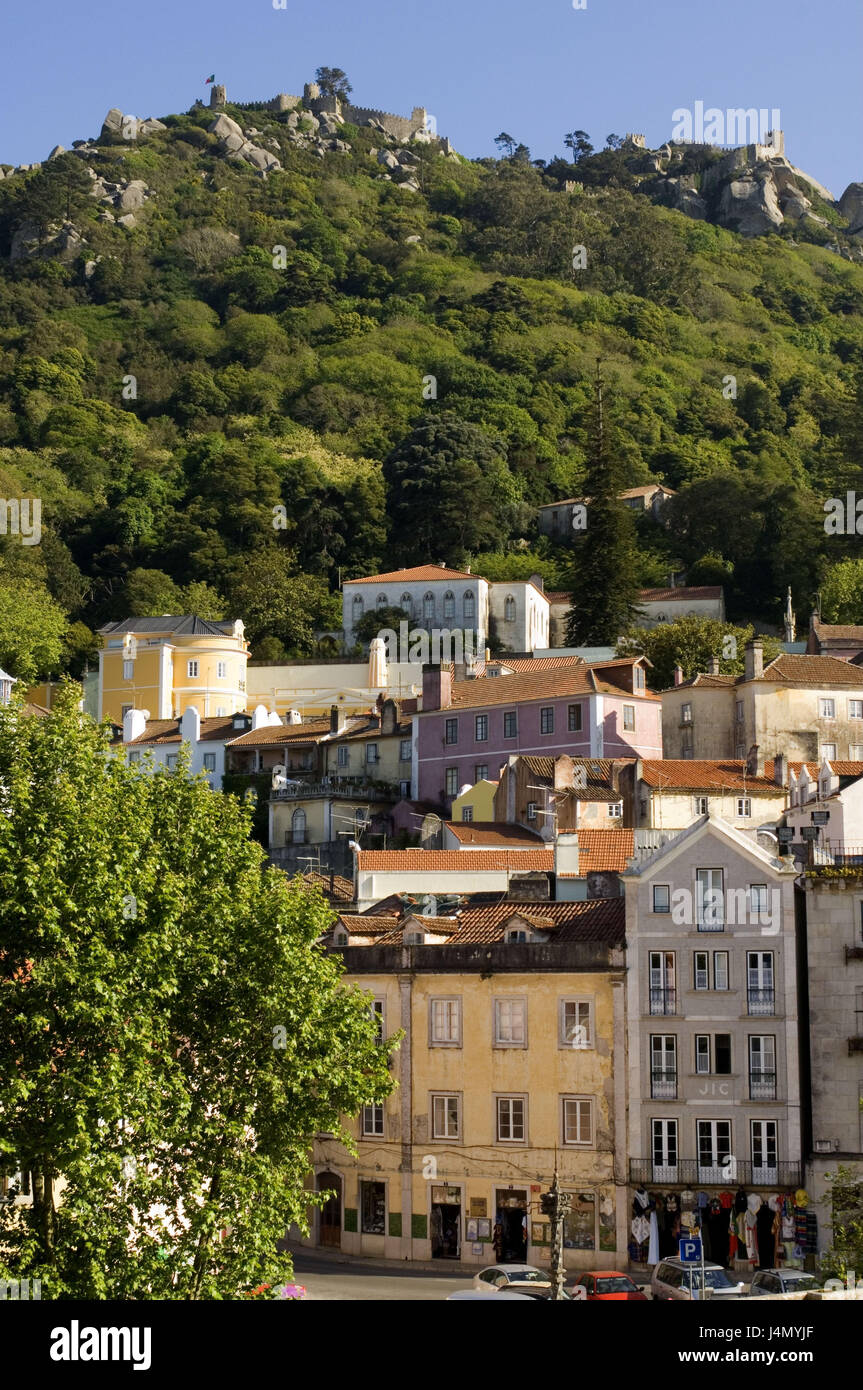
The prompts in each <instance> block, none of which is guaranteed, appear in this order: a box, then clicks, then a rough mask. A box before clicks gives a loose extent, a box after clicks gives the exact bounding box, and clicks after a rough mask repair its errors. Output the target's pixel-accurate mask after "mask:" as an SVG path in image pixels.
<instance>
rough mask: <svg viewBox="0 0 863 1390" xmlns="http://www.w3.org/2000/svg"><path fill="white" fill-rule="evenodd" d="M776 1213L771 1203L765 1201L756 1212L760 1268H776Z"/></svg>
mask: <svg viewBox="0 0 863 1390" xmlns="http://www.w3.org/2000/svg"><path fill="white" fill-rule="evenodd" d="M775 1221H776V1213H775V1211H772V1210H771V1208H770V1205H769V1203H767V1202H763V1203H762V1204H761V1206H760V1207H759V1208H758V1211H757V1212H756V1213H755V1226H756V1231H757V1237H758V1268H759V1269H775V1268H776V1233H775V1231H774V1229H773V1228H774V1223H775Z"/></svg>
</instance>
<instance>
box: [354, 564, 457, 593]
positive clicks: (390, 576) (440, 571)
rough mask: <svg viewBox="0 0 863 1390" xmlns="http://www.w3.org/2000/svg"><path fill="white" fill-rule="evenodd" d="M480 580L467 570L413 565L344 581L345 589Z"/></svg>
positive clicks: (443, 566) (441, 566)
mask: <svg viewBox="0 0 863 1390" xmlns="http://www.w3.org/2000/svg"><path fill="white" fill-rule="evenodd" d="M481 578H482V576H481V575H479V574H468V572H467V570H451V569H447V567H446V566H445V565H415V566H414V567H413V569H406V570H387V571H386V573H385V574H367V575H363V577H362V578H361V579H346V580H345V588H347V586H348V585H349V584H399V583H401V582H402V581H404V583H405V584H412V583H413V584H424V583H426V582H427V581H431V580H434V579H476V580H477V581H479V580H480V579H481Z"/></svg>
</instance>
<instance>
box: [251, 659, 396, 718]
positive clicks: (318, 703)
mask: <svg viewBox="0 0 863 1390" xmlns="http://www.w3.org/2000/svg"><path fill="white" fill-rule="evenodd" d="M378 676H382V677H383V681H382V682H381V681H380V680H379V679H377V677H378ZM422 679H423V677H422V666H421V665H420V663H419V662H415V661H414V662H410V661H406V662H389V663H387V662H386V661H384V663H383V667H382V668H378V669H377V670H374V669H372V667H371V663H370V662H368V661H351V662H349V661H339V662H305V661H302V662H300V661H298V662H291V663H286V664H284V665H278V666H270V665H251V666H249V669H248V674H247V683H248V695H249V703H250V704H252V705H254V704H257V703H259V702H261V703H263V704H265V705H266V706H267V708H268V709H274V710H275V711H276V712H277V713H278V714H282V715H284V714H287V713H288V711H290V710H297V711H298V712H299V714H300V716H301V718H302V719H303V720H310V719H315V718H318V717H323V716H327V717H329V713H330V709H331V708H332V706H333V705H336V706H337V708H338V709H339V712H340V715H341V717H342V718H346V717H347V716H348V715H351V714H364V713H367V712H368V711H369V710H370V709H372V708H373V706H374V704H375V702H376V701H377V700H378V698H379V697H381V696H382V697H383V698H384V699H385V700H388V699H393V700H406V699H409V698H411V697H412V696H416V695H417V693H418V692H419V691H421V690H422Z"/></svg>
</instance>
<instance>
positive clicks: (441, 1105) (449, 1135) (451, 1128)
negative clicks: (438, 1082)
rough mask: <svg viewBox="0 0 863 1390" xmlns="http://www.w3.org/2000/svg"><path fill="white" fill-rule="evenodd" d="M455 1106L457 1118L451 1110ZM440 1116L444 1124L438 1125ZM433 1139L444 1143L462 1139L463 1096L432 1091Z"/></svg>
mask: <svg viewBox="0 0 863 1390" xmlns="http://www.w3.org/2000/svg"><path fill="white" fill-rule="evenodd" d="M453 1102H454V1104H455V1118H454V1120H453V1118H452V1114H451V1109H452V1105H453ZM439 1115H440V1118H441V1120H442V1121H443V1123H442V1124H441V1125H440V1126H439V1125H438V1116H439ZM429 1116H430V1118H431V1126H430V1128H431V1138H432V1139H433V1140H435V1139H439V1140H443V1141H447V1140H450V1141H452V1140H457V1139H461V1096H460V1095H459V1093H458V1092H457V1091H432V1092H431V1094H430V1095H429Z"/></svg>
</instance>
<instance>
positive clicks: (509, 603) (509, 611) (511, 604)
mask: <svg viewBox="0 0 863 1390" xmlns="http://www.w3.org/2000/svg"><path fill="white" fill-rule="evenodd" d="M503 618H504V622H507V623H514V622H515V599H514V598H513V596H512V594H507V596H506V600H505V602H504V605H503Z"/></svg>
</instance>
